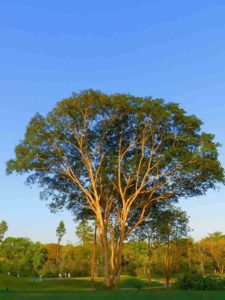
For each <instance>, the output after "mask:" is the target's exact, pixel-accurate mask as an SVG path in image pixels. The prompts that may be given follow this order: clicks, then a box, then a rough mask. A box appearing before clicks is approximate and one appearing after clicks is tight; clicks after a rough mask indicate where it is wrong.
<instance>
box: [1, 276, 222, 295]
mask: <svg viewBox="0 0 225 300" xmlns="http://www.w3.org/2000/svg"><path fill="white" fill-rule="evenodd" d="M97 281H98V282H97V283H96V287H97V288H98V289H99V290H97V291H93V290H87V289H90V288H91V286H90V281H89V278H74V279H70V280H68V279H58V278H57V279H45V280H43V281H41V282H40V281H38V280H36V281H35V282H33V281H32V279H27V278H26V279H23V278H15V277H9V276H0V300H7V299H12V300H23V299H24V300H32V299H34V300H35V299H36V300H53V299H54V300H72V299H73V300H79V299H82V300H95V299H96V300H103V299H104V300H105V299H107V300H114V299H115V300H145V299H146V300H147V299H150V300H151V299H152V300H153V299H154V300H225V292H223V291H180V290H175V289H169V290H166V289H163V288H160V287H159V289H152V290H137V289H134V290H120V291H116V292H112V291H105V290H101V289H100V288H101V286H102V279H101V278H99V279H98V280H97ZM160 285H161V286H162V283H160V282H159V281H153V283H152V286H160ZM138 286H139V287H140V286H141V287H142V288H145V287H147V286H148V283H147V282H146V281H145V280H144V279H137V278H132V277H129V276H122V278H121V282H120V287H121V288H135V287H136V288H137V287H138ZM6 288H8V291H7V290H6ZM85 289H86V290H85Z"/></svg>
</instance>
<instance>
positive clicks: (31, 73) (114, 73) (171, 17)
mask: <svg viewBox="0 0 225 300" xmlns="http://www.w3.org/2000/svg"><path fill="white" fill-rule="evenodd" d="M86 88H93V89H100V90H102V91H103V92H107V93H113V92H129V93H132V94H135V95H140V96H146V95H151V96H153V97H162V98H164V99H165V100H166V101H175V102H179V103H180V104H181V106H182V107H183V108H185V109H186V110H187V112H188V113H194V114H196V115H197V116H198V117H199V118H201V119H202V120H203V121H204V130H207V131H210V132H212V133H215V135H216V140H217V141H219V142H220V143H222V144H225V1H224V0H221V1H219V0H213V1H212V0H199V1H196V0H189V1H180V0H177V1H175V0H170V1H168V0H141V1H140V0H139V1H136V0H129V1H127V0H124V1H118V0H114V1H98V0H95V1H85V0H83V1H72V0H65V1H57V0H54V1H53V0H48V1H43V0H38V1H29V0H20V1H18V0H0V104H1V105H0V141H1V146H0V220H1V219H6V220H7V222H8V223H9V232H8V235H13V236H27V237H30V238H32V239H34V240H41V241H54V240H55V228H56V226H57V224H58V222H59V221H60V220H61V219H62V218H63V219H64V221H65V223H66V226H67V229H68V234H67V236H66V238H65V241H66V240H71V241H74V239H75V237H74V233H73V232H74V224H73V222H72V217H71V215H70V214H69V213H67V212H65V213H63V214H61V215H56V216H55V215H52V214H50V212H49V211H48V208H47V207H46V204H45V203H43V202H41V201H40V200H39V191H38V189H37V188H33V189H31V188H29V187H27V186H25V185H24V184H23V183H24V179H25V178H22V177H19V176H14V175H13V176H9V177H7V176H5V162H6V161H7V160H8V159H10V158H12V157H13V155H14V154H13V150H14V147H15V145H16V144H17V143H18V141H19V140H20V139H21V138H23V135H24V132H25V128H26V125H27V123H28V121H29V120H30V118H31V117H32V116H33V115H34V114H35V113H36V112H41V113H43V114H45V113H47V112H48V111H49V110H50V109H51V108H52V107H53V106H54V105H55V103H56V102H57V101H58V100H60V99H61V98H63V97H66V96H69V95H70V94H71V92H72V91H79V90H81V89H86ZM220 159H221V162H222V164H223V165H225V147H224V146H222V147H221V148H220ZM181 205H182V208H184V209H186V210H187V212H188V214H189V215H190V217H191V219H190V221H191V222H190V223H191V226H192V227H193V229H194V232H193V236H194V237H195V238H200V237H202V236H203V235H204V234H207V233H209V232H213V231H215V230H220V231H224V232H225V217H224V216H225V213H224V212H225V189H224V188H221V189H220V190H219V191H210V192H209V193H207V195H206V196H204V197H199V198H195V199H187V200H183V201H181Z"/></svg>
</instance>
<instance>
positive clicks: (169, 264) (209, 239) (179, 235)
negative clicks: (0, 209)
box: [0, 207, 225, 285]
mask: <svg viewBox="0 0 225 300" xmlns="http://www.w3.org/2000/svg"><path fill="white" fill-rule="evenodd" d="M160 220H161V221H160ZM94 227H95V226H94V223H93V222H88V221H85V220H82V221H80V222H79V223H78V225H77V226H76V230H75V233H76V237H77V240H78V243H76V245H73V244H72V243H71V244H70V243H67V244H66V245H62V244H61V241H62V239H63V236H64V234H65V232H66V228H65V225H64V223H63V221H61V222H60V224H59V226H58V227H57V230H56V236H57V239H58V240H57V242H56V243H49V244H42V243H40V242H36V243H35V242H32V241H31V240H29V239H27V238H24V237H18V238H15V237H6V238H5V239H4V234H5V232H6V231H7V228H8V226H7V223H6V222H5V221H3V222H1V223H0V236H1V242H0V272H1V273H2V274H8V275H10V276H20V277H22V276H23V277H24V276H29V277H30V276H40V275H41V276H42V277H59V274H61V275H62V277H65V276H66V277H67V276H68V274H70V276H71V277H84V276H91V275H92V276H94V277H97V276H103V275H104V274H103V270H102V264H103V256H102V251H101V245H100V241H99V239H98V238H96V235H95V230H94ZM188 231H189V228H188V218H187V216H186V214H185V213H184V212H183V211H181V210H180V209H178V208H174V207H173V209H171V208H170V209H166V210H164V211H160V215H158V218H157V222H154V221H153V220H149V221H148V222H146V223H143V226H142V227H139V228H138V230H137V231H136V232H134V234H133V235H132V236H131V238H130V239H129V240H127V241H126V243H125V246H124V253H123V257H122V274H127V275H131V276H138V277H144V278H147V279H148V281H149V282H151V280H152V278H154V277H159V276H160V277H164V278H165V283H166V284H167V285H168V284H169V281H170V278H171V277H176V276H177V275H179V274H180V273H183V272H184V271H190V270H191V271H198V272H201V273H202V274H203V275H206V274H212V273H213V274H214V273H218V274H224V272H225V234H223V233H221V232H215V233H213V234H209V235H207V236H206V237H204V238H203V239H201V240H200V241H198V242H195V241H194V240H193V239H192V238H190V237H188ZM94 243H96V247H95V248H94V247H93V245H94ZM93 251H95V253H94V274H92V271H93ZM92 279H93V278H92Z"/></svg>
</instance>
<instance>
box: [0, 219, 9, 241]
mask: <svg viewBox="0 0 225 300" xmlns="http://www.w3.org/2000/svg"><path fill="white" fill-rule="evenodd" d="M7 230H8V224H7V223H6V221H1V223H0V243H1V242H2V241H3V238H4V235H5V233H6V231H7Z"/></svg>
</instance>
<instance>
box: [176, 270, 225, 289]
mask: <svg viewBox="0 0 225 300" xmlns="http://www.w3.org/2000/svg"><path fill="white" fill-rule="evenodd" d="M177 286H178V287H179V288H181V289H185V290H187V289H196V290H221V289H225V279H223V278H222V277H220V276H218V275H207V276H203V275H202V274H200V273H198V272H195V271H189V272H185V273H184V274H182V275H181V276H180V277H179V278H178V280H177Z"/></svg>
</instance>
